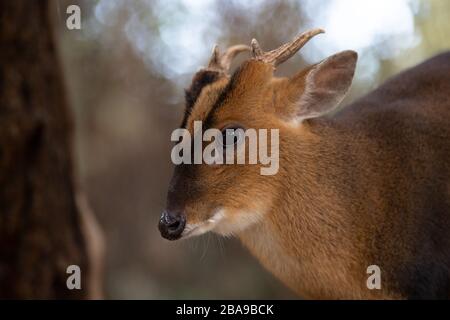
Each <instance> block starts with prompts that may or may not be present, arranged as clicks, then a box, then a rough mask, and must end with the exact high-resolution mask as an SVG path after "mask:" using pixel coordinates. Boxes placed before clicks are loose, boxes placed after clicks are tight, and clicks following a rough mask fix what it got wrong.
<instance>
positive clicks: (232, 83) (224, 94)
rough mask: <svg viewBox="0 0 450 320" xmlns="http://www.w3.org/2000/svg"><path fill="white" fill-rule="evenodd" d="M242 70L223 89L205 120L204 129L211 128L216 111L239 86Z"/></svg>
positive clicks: (235, 73) (239, 69)
mask: <svg viewBox="0 0 450 320" xmlns="http://www.w3.org/2000/svg"><path fill="white" fill-rule="evenodd" d="M241 70H242V67H239V68H238V69H237V70H236V71H235V72H234V73H233V75H232V76H231V78H230V81H229V82H228V84H227V86H226V87H225V88H224V89H223V91H222V92H221V93H220V95H219V97H218V98H217V100H216V102H215V103H214V105H213V106H212V108H211V109H210V110H209V112H208V115H207V116H206V118H205V121H204V128H205V129H208V128H210V127H211V125H212V122H213V119H214V114H215V113H216V111H217V110H218V109H219V108H220V107H221V106H222V105H223V104H224V102H225V100H226V98H227V97H228V95H229V94H230V92H231V91H233V89H234V88H235V87H236V86H237V84H238V78H239V73H240V71H241Z"/></svg>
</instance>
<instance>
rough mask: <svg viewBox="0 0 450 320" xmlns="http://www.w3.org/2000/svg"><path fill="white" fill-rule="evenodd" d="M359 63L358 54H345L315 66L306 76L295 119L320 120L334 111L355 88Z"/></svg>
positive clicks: (342, 53)
mask: <svg viewBox="0 0 450 320" xmlns="http://www.w3.org/2000/svg"><path fill="white" fill-rule="evenodd" d="M357 59H358V55H357V53H356V52H354V51H343V52H340V53H337V54H335V55H333V56H331V57H329V58H327V59H325V60H323V61H322V62H320V63H318V64H316V65H314V66H312V67H311V68H310V69H308V70H307V72H306V75H305V73H303V72H302V77H301V78H302V80H303V81H302V82H303V85H304V90H303V93H302V95H301V96H300V97H299V99H297V102H296V107H295V109H296V111H295V119H296V120H299V121H302V120H305V119H310V118H316V117H320V116H322V115H325V114H327V113H328V112H330V111H332V110H334V109H335V108H336V107H337V106H338V105H339V103H341V101H342V100H343V99H344V97H345V95H346V94H347V91H348V89H349V88H350V85H351V84H352V79H353V75H354V73H355V68H356V61H357ZM291 81H294V82H298V81H299V79H298V77H294V78H293V79H292V80H291Z"/></svg>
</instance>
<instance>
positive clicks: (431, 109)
mask: <svg viewBox="0 0 450 320" xmlns="http://www.w3.org/2000/svg"><path fill="white" fill-rule="evenodd" d="M333 59H334V60H333ZM336 59H344V60H343V62H342V61H341V62H339V61H338V62H336V61H337V60H336ZM349 59H350V60H354V59H355V56H354V55H353V54H352V53H349V52H344V53H342V54H340V55H336V56H333V57H331V58H330V59H329V60H327V61H328V64H325V69H324V70H325V72H326V73H322V74H321V75H320V77H319V78H318V79H316V83H318V84H317V86H330V85H331V84H332V83H337V89H336V90H341V89H342V90H344V89H345V88H339V84H342V83H344V82H345V81H347V82H348V79H349V78H348V77H349V76H352V75H353V73H352V72H351V74H350V73H349V72H350V71H346V70H345V68H344V69H339V68H340V67H339V66H340V65H341V64H343V65H350V64H351V61H350V60H349ZM336 63H337V64H338V67H339V68H338V69H336V68H335V69H334V72H333V71H330V72H329V71H328V70H333V68H334V65H335V64H336ZM317 66H318V65H316V66H312V67H310V68H308V69H306V70H303V71H300V72H299V73H298V74H296V75H294V76H293V77H292V78H290V79H288V78H275V77H273V67H272V66H271V65H269V64H266V63H263V62H260V61H254V60H250V61H247V62H244V63H243V65H242V66H241V67H240V68H239V69H238V70H237V71H236V72H235V74H234V75H233V76H232V77H231V78H230V79H228V78H222V79H220V80H219V81H216V82H213V83H210V84H208V85H206V86H204V87H203V88H202V90H201V93H200V94H199V95H198V98H197V99H196V101H195V103H194V105H193V107H192V110H191V111H190V113H189V114H188V115H186V121H185V122H186V123H185V127H186V128H187V129H188V130H190V131H191V132H192V130H193V129H192V123H193V121H194V120H202V121H203V122H204V124H206V126H205V127H204V129H207V128H218V129H222V128H223V127H225V126H227V125H228V124H230V123H239V124H241V125H242V126H243V127H244V128H255V129H259V128H277V129H279V130H280V171H279V172H278V174H276V175H274V176H261V175H260V174H259V167H260V166H259V165H222V166H210V165H206V164H202V165H185V164H182V165H179V166H177V167H176V168H175V173H174V177H173V179H172V183H171V186H170V190H169V195H168V208H169V209H176V210H181V211H183V212H184V213H185V214H186V216H187V222H188V223H191V224H195V223H199V222H202V221H205V220H207V219H209V218H210V217H211V214H212V212H213V210H214V208H216V207H217V206H220V207H223V208H226V209H227V219H226V221H225V222H224V223H226V224H228V225H230V226H233V228H234V231H233V232H230V231H229V230H230V228H226V230H227V231H226V232H225V231H223V232H222V231H220V229H218V230H215V231H217V232H219V233H222V234H230V233H233V234H237V236H238V237H239V238H240V239H241V240H242V242H243V243H244V244H245V245H246V246H247V247H248V248H249V250H250V251H251V252H252V253H253V254H254V255H255V256H256V257H257V258H258V259H259V260H260V261H261V263H262V264H263V265H264V266H265V267H266V268H267V269H268V270H270V271H271V272H273V273H274V274H275V275H276V276H277V277H278V278H279V279H280V280H281V281H283V282H284V283H285V284H286V285H287V286H289V287H290V288H292V289H293V290H294V291H295V292H297V293H298V294H299V295H301V296H303V297H306V298H330V299H334V298H364V299H366V298H388V299H396V298H448V297H449V294H450V249H449V248H450V53H445V54H442V55H440V56H437V57H435V58H433V59H430V60H429V61H427V62H425V63H423V64H421V65H419V66H417V67H415V68H412V69H410V70H408V71H406V72H404V73H402V74H400V75H398V76H397V77H395V78H393V79H391V80H389V81H387V82H386V83H385V84H384V85H382V86H381V87H380V88H379V89H377V90H375V91H374V92H372V93H370V94H369V95H367V96H365V97H363V98H362V99H359V100H358V101H356V102H354V103H353V104H351V105H349V106H348V107H346V108H345V109H344V110H343V111H342V112H340V113H338V114H337V115H335V116H333V117H326V116H322V110H318V111H320V113H321V116H320V117H316V118H312V119H307V120H304V121H302V122H301V124H298V125H296V124H295V123H294V124H293V123H291V122H290V121H289V119H291V118H292V117H294V116H299V115H301V114H302V112H305V111H304V110H305V108H308V107H309V106H313V103H311V104H309V105H308V104H307V105H305V106H301V108H302V109H299V106H298V101H299V99H301V98H302V97H304V96H305V95H306V93H305V92H306V91H307V84H306V83H307V81H309V80H308V78H307V76H308V74H311V70H313V69H314V68H316V67H317ZM330 66H331V67H330ZM327 68H330V69H327ZM336 70H337V71H336ZM341 71H342V72H343V73H342V72H341ZM350 81H351V77H350ZM327 82H328V83H327ZM348 85H349V83H348ZM328 95H329V92H327V91H320V90H318V91H315V92H313V94H311V95H309V96H308V100H305V101H308V103H309V102H311V101H313V102H314V103H315V104H317V106H314V108H315V110H317V108H321V107H322V106H323V105H325V104H324V103H325V102H326V103H328V101H332V100H333V99H329V98H330V97H329V96H328ZM302 101H303V100H302ZM332 102H333V103H334V100H333V101H332ZM311 108H312V107H311ZM254 212H259V213H261V214H262V218H261V219H259V220H258V222H255V223H252V224H251V225H250V226H249V227H247V228H245V229H243V230H241V229H240V228H239V227H238V225H239V223H242V221H245V219H247V218H248V217H246V216H245V215H246V214H248V215H251V214H253V213H254ZM373 264H376V265H378V266H379V267H380V268H381V272H382V273H381V278H382V288H381V290H369V289H367V287H366V280H367V277H368V276H369V275H368V274H367V273H366V268H367V267H368V266H369V265H373Z"/></svg>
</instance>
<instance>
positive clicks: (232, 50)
mask: <svg viewBox="0 0 450 320" xmlns="http://www.w3.org/2000/svg"><path fill="white" fill-rule="evenodd" d="M244 51H251V48H250V47H249V46H246V45H244V44H238V45H235V46H232V47H229V48H228V49H227V51H226V52H225V53H224V54H221V53H220V52H219V47H218V46H217V45H215V46H214V48H213V52H212V55H211V58H210V60H209V63H208V69H212V70H216V71H222V72H224V73H227V72H228V70H229V69H230V66H231V62H232V61H233V59H234V58H235V57H236V56H237V55H238V54H239V53H241V52H244Z"/></svg>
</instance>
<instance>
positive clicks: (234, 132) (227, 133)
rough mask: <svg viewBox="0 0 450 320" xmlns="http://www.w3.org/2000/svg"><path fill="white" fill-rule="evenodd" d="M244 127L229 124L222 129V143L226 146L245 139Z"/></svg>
mask: <svg viewBox="0 0 450 320" xmlns="http://www.w3.org/2000/svg"><path fill="white" fill-rule="evenodd" d="M244 135H245V132H244V129H243V128H242V127H239V126H229V127H226V128H224V129H222V138H221V141H220V142H221V144H222V145H223V146H224V147H231V146H233V145H237V144H239V143H240V142H241V141H242V140H243V139H244Z"/></svg>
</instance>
